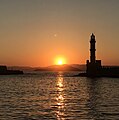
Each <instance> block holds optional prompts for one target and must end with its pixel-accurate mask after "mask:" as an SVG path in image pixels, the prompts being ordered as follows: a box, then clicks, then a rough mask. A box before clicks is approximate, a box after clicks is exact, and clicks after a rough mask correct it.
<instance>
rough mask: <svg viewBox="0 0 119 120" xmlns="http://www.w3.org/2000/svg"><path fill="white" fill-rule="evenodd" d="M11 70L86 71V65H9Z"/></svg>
mask: <svg viewBox="0 0 119 120" xmlns="http://www.w3.org/2000/svg"><path fill="white" fill-rule="evenodd" d="M8 69H9V70H22V71H26V72H32V71H85V70H86V66H85V65H79V64H64V65H51V66H48V67H28V66H8Z"/></svg>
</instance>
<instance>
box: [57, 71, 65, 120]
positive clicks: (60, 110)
mask: <svg viewBox="0 0 119 120" xmlns="http://www.w3.org/2000/svg"><path fill="white" fill-rule="evenodd" d="M57 91H58V94H57V97H56V101H57V111H56V116H57V119H58V120H64V118H63V116H64V111H65V103H64V100H65V98H64V93H63V91H64V79H63V77H62V73H61V72H60V73H59V76H58V77H57Z"/></svg>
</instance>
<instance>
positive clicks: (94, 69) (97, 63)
mask: <svg viewBox="0 0 119 120" xmlns="http://www.w3.org/2000/svg"><path fill="white" fill-rule="evenodd" d="M95 43H96V40H95V35H94V34H93V33H92V35H91V38H90V61H89V60H87V70H86V73H87V76H91V77H93V76H98V75H100V71H101V68H102V67H101V60H96V54H95V52H96V48H95Z"/></svg>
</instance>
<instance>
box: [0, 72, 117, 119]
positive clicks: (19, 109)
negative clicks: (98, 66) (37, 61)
mask: <svg viewBox="0 0 119 120" xmlns="http://www.w3.org/2000/svg"><path fill="white" fill-rule="evenodd" d="M76 74H78V73H77V72H34V73H25V74H24V75H1V76H0V120H119V78H103V77H102V78H87V77H73V75H76Z"/></svg>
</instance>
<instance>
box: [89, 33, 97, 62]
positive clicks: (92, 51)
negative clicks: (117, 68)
mask: <svg viewBox="0 0 119 120" xmlns="http://www.w3.org/2000/svg"><path fill="white" fill-rule="evenodd" d="M95 43H96V41H95V36H94V34H93V33H92V35H91V40H90V62H91V63H93V64H95V59H96V58H95V51H96V49H95Z"/></svg>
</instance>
